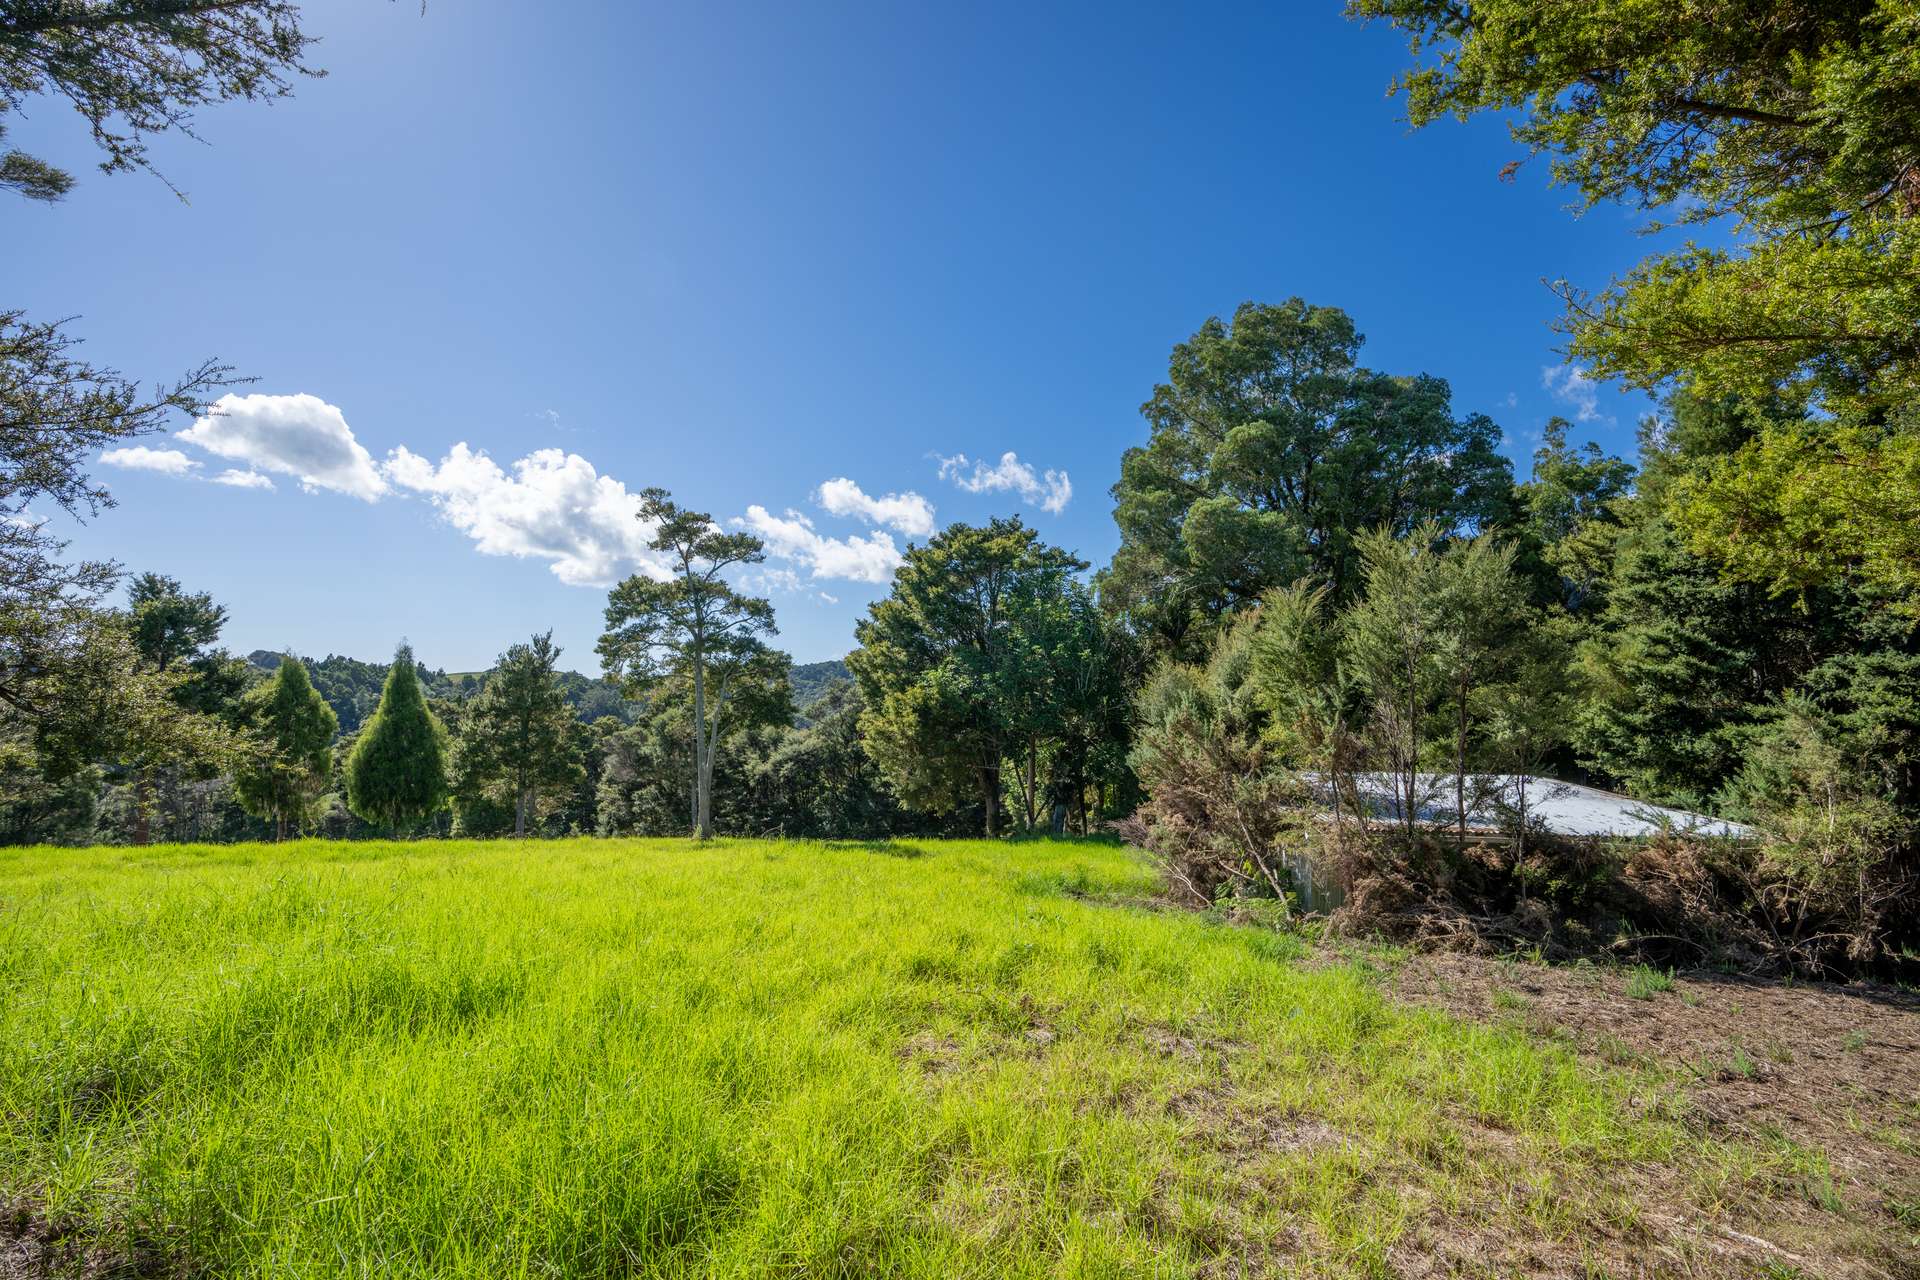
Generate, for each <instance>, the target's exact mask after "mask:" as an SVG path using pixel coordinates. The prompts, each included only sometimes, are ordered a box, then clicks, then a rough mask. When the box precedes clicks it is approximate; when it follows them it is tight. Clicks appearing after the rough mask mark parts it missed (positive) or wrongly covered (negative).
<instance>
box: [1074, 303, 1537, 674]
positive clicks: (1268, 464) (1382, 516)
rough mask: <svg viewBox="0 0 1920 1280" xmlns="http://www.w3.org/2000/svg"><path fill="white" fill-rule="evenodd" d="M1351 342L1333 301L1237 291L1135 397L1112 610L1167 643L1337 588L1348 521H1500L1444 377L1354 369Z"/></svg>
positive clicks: (1487, 425) (1502, 485)
mask: <svg viewBox="0 0 1920 1280" xmlns="http://www.w3.org/2000/svg"><path fill="white" fill-rule="evenodd" d="M1362 342H1363V339H1362V338H1361V336H1360V334H1359V332H1358V331H1357V330H1356V329H1355V327H1354V324H1353V321H1352V320H1351V319H1350V318H1349V317H1348V316H1347V314H1346V313H1345V312H1343V311H1341V310H1339V309H1338V308H1336V307H1323V306H1311V305H1309V304H1308V303H1306V302H1303V301H1301V300H1300V299H1298V298H1293V299H1289V300H1288V301H1286V302H1284V303H1280V304H1277V305H1262V304H1258V303H1251V302H1249V303H1245V304H1243V305H1242V306H1240V307H1239V308H1238V310H1236V311H1235V312H1234V316H1233V319H1232V321H1231V323H1228V322H1223V321H1221V320H1219V319H1218V318H1214V319H1210V320H1208V321H1207V322H1206V323H1205V324H1204V325H1202V326H1201V327H1200V329H1199V331H1198V332H1197V333H1195V334H1194V335H1193V337H1191V338H1189V339H1188V340H1187V341H1185V342H1182V343H1180V344H1179V345H1178V346H1176V347H1175V348H1174V349H1173V356H1172V359H1171V361H1170V363H1169V367H1168V379H1167V381H1166V382H1164V383H1162V384H1160V385H1159V386H1157V387H1155V388H1154V392H1153V397H1152V398H1151V399H1150V400H1148V401H1147V402H1146V404H1144V405H1142V406H1141V410H1140V411H1141V413H1142V414H1143V415H1144V416H1145V417H1146V419H1147V422H1148V424H1149V425H1150V427H1151V434H1150V436H1149V438H1148V441H1147V443H1146V444H1145V445H1144V446H1140V447H1136V448H1131V449H1128V450H1127V451H1126V453H1125V454H1124V455H1123V456H1122V458H1121V463H1120V480H1119V483H1117V484H1116V485H1114V488H1113V498H1114V504H1115V507H1114V520H1115V522H1116V523H1118V525H1119V526H1120V548H1119V550H1118V551H1117V552H1116V553H1115V554H1114V559H1113V565H1112V567H1111V568H1109V569H1108V570H1107V571H1106V573H1105V574H1104V575H1103V577H1102V580H1101V590H1102V593H1103V596H1105V597H1106V598H1107V600H1108V601H1109V603H1110V604H1112V605H1113V606H1114V607H1116V608H1119V609H1121V610H1123V611H1125V612H1127V613H1128V614H1129V615H1130V616H1133V617H1135V618H1136V619H1137V620H1138V621H1139V622H1140V624H1141V625H1142V626H1143V627H1144V628H1145V629H1147V630H1148V631H1150V632H1152V633H1153V634H1155V635H1156V636H1158V637H1159V638H1160V639H1161V640H1162V641H1163V642H1164V643H1167V644H1170V645H1173V646H1175V647H1176V648H1178V647H1180V645H1181V643H1182V639H1183V637H1185V636H1186V635H1187V634H1188V633H1189V632H1190V631H1195V632H1197V634H1200V635H1205V634H1207V633H1208V632H1209V629H1210V628H1211V626H1212V624H1213V623H1214V622H1215V621H1216V620H1217V619H1219V618H1220V617H1221V616H1223V615H1224V614H1225V613H1227V612H1228V611H1230V610H1232V609H1234V608H1237V607H1239V606H1242V605H1246V604H1249V603H1251V602H1252V601H1254V600H1257V599H1259V597H1260V595H1261V594H1262V593H1263V592H1265V591H1267V590H1268V589H1270V588H1272V587H1276V586H1281V585H1284V584H1286V583H1289V582H1292V581H1294V580H1296V579H1298V578H1300V577H1303V576H1306V575H1314V576H1317V577H1320V578H1322V579H1323V580H1325V581H1326V582H1328V583H1329V584H1330V586H1331V589H1332V590H1333V592H1334V593H1335V595H1336V596H1339V597H1341V598H1345V596H1346V595H1348V594H1350V593H1351V592H1352V590H1353V589H1354V587H1355V584H1356V581H1357V579H1356V568H1357V558H1356V551H1355V545H1354V538H1355V535H1356V534H1357V533H1358V532H1359V531H1361V530H1366V529H1373V528H1385V529H1389V530H1393V531H1395V532H1399V533H1404V532H1406V531H1407V530H1409V529H1411V528H1413V527H1414V526H1416V525H1418V524H1420V523H1421V522H1422V521H1426V520H1435V519H1437V520H1440V521H1441V522H1442V523H1443V524H1445V525H1446V526H1447V527H1448V528H1450V529H1457V530H1460V531H1467V532H1472V531H1476V530H1478V529H1480V528H1482V527H1484V526H1486V525H1489V524H1491V523H1493V522H1496V521H1498V520H1500V519H1502V518H1504V517H1505V516H1506V515H1507V512H1508V503H1509V500H1510V496H1511V489H1512V479H1513V477H1512V467H1511V466H1510V464H1509V463H1508V462H1507V461H1506V460H1505V459H1504V458H1502V457H1501V456H1500V455H1499V453H1498V451H1497V449H1496V446H1497V444H1498V442H1499V431H1498V429H1497V428H1496V427H1495V426H1494V424H1493V423H1492V421H1491V420H1489V419H1488V418H1486V417H1485V416H1483V415H1479V414H1474V415H1470V416H1468V417H1465V418H1458V417H1455V416H1454V413H1453V408H1452V397H1451V392H1450V390H1449V388H1448V386H1447V383H1446V382H1445V381H1444V380H1442V379H1440V378H1435V377H1432V376H1429V375H1426V374H1421V375H1418V376H1415V377H1398V376H1393V375H1389V374H1384V373H1376V372H1373V371H1372V370H1369V369H1365V368H1362V367H1361V366H1360V365H1359V364H1358V363H1357V361H1358V357H1359V352H1360V347H1361V344H1362Z"/></svg>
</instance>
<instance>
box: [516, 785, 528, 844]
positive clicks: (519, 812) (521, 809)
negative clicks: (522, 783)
mask: <svg viewBox="0 0 1920 1280" xmlns="http://www.w3.org/2000/svg"><path fill="white" fill-rule="evenodd" d="M513 835H514V838H515V839H517V840H523V839H525V838H526V835H527V789H526V788H525V787H516V788H514V792H513Z"/></svg>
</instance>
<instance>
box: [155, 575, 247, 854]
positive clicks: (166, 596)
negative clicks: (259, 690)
mask: <svg viewBox="0 0 1920 1280" xmlns="http://www.w3.org/2000/svg"><path fill="white" fill-rule="evenodd" d="M127 605H128V610H127V635H128V639H129V640H131V642H132V645H133V650H134V652H135V653H136V654H137V655H138V658H139V661H140V664H141V666H142V668H143V669H144V670H146V671H148V672H150V673H152V674H154V675H156V676H159V677H162V678H164V679H168V680H169V681H171V686H170V687H171V690H172V698H173V700H174V701H175V702H177V703H179V704H180V706H181V708H182V709H183V711H187V712H192V713H198V714H200V715H206V716H217V717H225V718H227V719H229V720H231V719H232V718H233V717H234V714H235V712H236V710H237V707H236V699H237V698H238V697H239V695H240V692H241V690H242V689H244V688H245V686H246V664H245V663H243V662H240V661H238V660H236V659H234V658H232V657H231V656H229V655H228V654H227V653H226V652H225V651H224V650H217V649H215V648H214V647H213V646H214V642H215V641H217V640H218V639H219V638H220V630H221V628H222V627H223V626H225V625H226V620H227V611H226V609H225V607H224V606H221V605H218V604H215V603H214V600H213V597H212V596H211V595H209V594H207V593H206V592H204V591H203V592H193V593H189V592H186V591H184V590H182V589H181V586H180V583H179V582H178V581H176V580H175V579H173V578H169V577H166V576H164V575H162V574H157V573H143V574H140V575H139V576H138V577H136V578H134V579H133V580H132V581H131V582H130V583H129V584H128V586H127ZM131 741H134V742H137V741H138V739H134V740H131ZM128 763H129V764H130V766H131V767H132V769H133V788H134V797H133V800H134V804H133V810H134V834H133V839H134V843H135V844H147V843H149V842H150V841H151V839H152V814H153V788H154V784H155V780H156V779H155V771H156V770H157V769H160V768H163V767H180V766H183V765H184V766H192V765H194V764H196V763H200V762H196V761H193V760H191V759H187V758H182V757H180V756H179V755H178V754H177V753H176V752H174V751H173V750H171V748H167V749H163V750H162V751H161V752H160V753H159V756H158V757H157V758H154V759H141V758H130V759H129V760H128Z"/></svg>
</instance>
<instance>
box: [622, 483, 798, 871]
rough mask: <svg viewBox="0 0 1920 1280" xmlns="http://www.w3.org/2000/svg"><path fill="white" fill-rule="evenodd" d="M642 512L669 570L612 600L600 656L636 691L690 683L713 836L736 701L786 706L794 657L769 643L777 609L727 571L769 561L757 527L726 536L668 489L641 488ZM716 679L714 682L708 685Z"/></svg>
mask: <svg viewBox="0 0 1920 1280" xmlns="http://www.w3.org/2000/svg"><path fill="white" fill-rule="evenodd" d="M638 517H639V519H641V520H644V521H648V522H651V523H652V524H653V525H654V526H655V530H654V535H653V538H652V540H651V541H650V543H649V544H648V545H649V546H651V547H652V549H653V550H655V551H658V552H661V553H662V554H664V555H665V556H666V557H667V559H668V562H669V564H670V565H671V569H670V570H669V571H668V572H669V576H668V577H667V578H666V579H665V580H664V581H661V580H657V579H654V578H648V577H642V576H635V577H631V578H628V579H627V580H626V581H624V582H622V583H620V584H619V585H618V586H616V587H614V589H613V591H612V592H611V593H610V594H609V595H608V597H607V611H606V622H607V628H606V631H605V632H604V633H603V634H602V635H601V637H600V644H599V653H600V661H601V664H602V666H603V667H604V669H605V670H606V673H607V675H608V676H609V677H610V678H612V679H615V680H618V681H620V682H621V684H622V685H623V687H624V689H625V691H626V692H627V694H628V696H630V697H641V696H643V695H645V694H647V693H649V692H654V691H657V690H659V689H660V688H661V687H662V686H663V685H665V684H667V683H669V682H678V683H684V684H685V685H687V686H688V687H689V689H690V692H691V694H692V698H691V703H690V706H689V708H688V712H689V715H690V716H691V718H692V733H693V786H692V793H693V829H694V834H695V835H696V836H698V837H699V838H700V839H702V840H704V839H707V838H708V837H710V836H711V835H712V834H713V763H714V757H715V754H716V753H717V752H718V751H719V748H720V743H721V740H722V735H723V731H724V730H725V729H726V728H727V727H729V726H730V725H731V723H732V721H731V720H730V719H729V717H728V715H727V710H728V702H729V700H731V699H736V698H745V697H748V696H753V695H754V691H761V692H762V693H767V692H777V696H778V697H779V699H780V700H781V701H782V702H783V703H784V701H785V700H786V698H787V696H788V694H787V687H788V686H787V672H788V670H789V669H790V668H791V666H792V661H791V659H789V658H788V657H787V656H786V655H785V654H783V653H776V652H775V651H774V650H772V649H770V648H768V647H767V644H766V640H765V637H767V636H771V635H774V634H776V633H777V632H778V628H777V627H775V626H774V622H773V606H772V605H770V604H768V603H767V602H766V601H765V600H763V599H760V598H758V597H755V596H748V595H743V594H742V593H740V592H739V591H737V590H735V589H734V587H733V585H732V584H731V583H729V582H728V581H727V579H726V577H725V575H726V573H727V572H728V571H730V570H732V569H735V568H737V567H739V566H742V565H751V564H758V563H760V562H761V561H762V560H764V559H765V558H766V552H765V551H764V550H763V549H762V547H761V543H760V540H759V539H758V538H756V537H754V536H753V535H752V534H747V533H727V532H724V531H723V530H722V529H721V528H720V526H719V525H718V524H716V523H715V522H714V519H713V517H712V516H710V515H708V514H707V513H706V512H704V511H689V510H687V509H686V508H683V507H681V506H680V505H679V504H677V503H675V502H674V501H673V499H672V497H671V496H670V495H669V494H668V493H667V491H666V490H665V489H657V488H656V489H647V490H644V491H643V492H642V494H641V504H640V510H639V512H638ZM710 686H711V688H710Z"/></svg>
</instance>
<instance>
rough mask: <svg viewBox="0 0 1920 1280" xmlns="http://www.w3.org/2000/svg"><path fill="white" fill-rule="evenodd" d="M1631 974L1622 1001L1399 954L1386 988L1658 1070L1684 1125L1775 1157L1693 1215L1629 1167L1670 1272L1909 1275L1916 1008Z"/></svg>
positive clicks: (1541, 968)
mask: <svg viewBox="0 0 1920 1280" xmlns="http://www.w3.org/2000/svg"><path fill="white" fill-rule="evenodd" d="M1648 976H1649V975H1648V974H1647V973H1646V972H1645V971H1643V972H1642V973H1641V975H1640V981H1639V983H1638V984H1637V990H1636V983H1635V981H1634V974H1633V973H1632V972H1631V971H1623V970H1613V969H1603V968H1596V967H1590V966H1584V965H1582V966H1571V967H1562V966H1545V965H1534V964H1526V963H1519V962H1515V961H1513V960H1497V959H1489V958H1487V957H1483V956H1474V955H1457V954H1416V955H1413V956H1411V957H1409V958H1406V959H1404V960H1403V961H1401V962H1400V963H1398V964H1396V965H1394V966H1393V967H1392V969H1391V972H1390V974H1389V976H1388V977H1387V978H1386V979H1385V984H1386V987H1387V989H1388V990H1389V991H1390V992H1391V993H1392V994H1393V995H1394V996H1395V997H1396V998H1397V999H1400V1000H1402V1001H1406V1002H1409V1003H1413V1004H1418V1005H1425V1006H1429V1007H1434V1008H1439V1009H1442V1010H1445V1011H1446V1012H1448V1013H1451V1014H1454V1015H1456V1016H1460V1017H1468V1018H1476V1019H1480V1020H1483V1021H1489V1022H1503V1021H1505V1022H1513V1021H1517V1022H1519V1023H1521V1024H1523V1025H1524V1026H1525V1027H1526V1028H1527V1029H1528V1030H1530V1031H1531V1032H1533V1033H1534V1034H1536V1035H1539V1036H1542V1037H1546V1038H1551V1039H1556V1040H1559V1041H1562V1042H1564V1043H1567V1044H1570V1045H1571V1046H1572V1047H1574V1048H1575V1049H1576V1050H1577V1051H1578V1052H1580V1053H1581V1054H1583V1055H1587V1056H1591V1057H1594V1058H1598V1059H1601V1060H1604V1061H1606V1062H1609V1063H1612V1064H1614V1065H1618V1066H1632V1067H1639V1068H1642V1069H1651V1070H1653V1071H1656V1072H1658V1073H1661V1074H1664V1075H1665V1076H1666V1077H1667V1078H1668V1079H1670V1080H1671V1081H1672V1082H1673V1086H1674V1088H1675V1089H1676V1090H1677V1091H1678V1094H1679V1096H1680V1098H1681V1100H1682V1101H1683V1103H1684V1106H1685V1111H1686V1114H1687V1115H1688V1116H1689V1118H1690V1122H1691V1123H1695V1124H1698V1125H1700V1126H1702V1127H1704V1128H1705V1129H1707V1130H1708V1131H1709V1132H1712V1133H1714V1134H1715V1135H1716V1136H1726V1137H1735V1138H1740V1139H1744V1140H1746V1141H1749V1142H1752V1143H1755V1144H1757V1145H1759V1146H1761V1147H1763V1148H1767V1147H1772V1148H1776V1149H1780V1150H1782V1151H1784V1152H1788V1153H1790V1154H1791V1160H1790V1162H1791V1163H1793V1164H1795V1165H1797V1166H1798V1167H1799V1168H1800V1169H1801V1171H1802V1172H1801V1173H1800V1175H1799V1176H1796V1177H1787V1178H1782V1179H1780V1180H1779V1183H1778V1185H1776V1186H1775V1187H1774V1188H1773V1189H1772V1190H1773V1192H1774V1194H1770V1195H1761V1196H1753V1195H1751V1188H1747V1189H1745V1190H1746V1192H1747V1194H1743V1195H1737V1196H1733V1197H1730V1199H1729V1202H1727V1203H1725V1204H1722V1205H1718V1206H1713V1207H1714V1208H1716V1209H1718V1210H1719V1212H1717V1213H1713V1214H1711V1215H1710V1216H1709V1215H1707V1214H1703V1213H1702V1212H1701V1211H1700V1209H1699V1206H1697V1205H1696V1206H1694V1207H1693V1208H1692V1209H1691V1210H1689V1209H1685V1208H1682V1207H1681V1205H1680V1204H1679V1203H1677V1201H1669V1200H1667V1193H1668V1192H1669V1191H1670V1190H1671V1188H1670V1187H1669V1186H1668V1185H1666V1184H1669V1183H1670V1182H1671V1181H1672V1180H1673V1179H1674V1176H1675V1174H1676V1173H1677V1172H1679V1171H1672V1170H1656V1169H1649V1170H1646V1171H1645V1172H1646V1175H1647V1176H1646V1179H1645V1182H1646V1185H1645V1188H1644V1193H1645V1194H1644V1195H1643V1199H1645V1200H1646V1201H1647V1209H1646V1211H1647V1222H1648V1225H1649V1226H1651V1227H1652V1228H1653V1235H1654V1237H1655V1238H1656V1239H1658V1240H1662V1241H1664V1242H1665V1243H1666V1244H1667V1245H1668V1246H1670V1247H1671V1250H1672V1253H1673V1255H1674V1257H1675V1258H1676V1260H1677V1259H1678V1258H1680V1257H1682V1256H1689V1255H1690V1256H1691V1257H1692V1258H1693V1259H1694V1262H1693V1263H1692V1264H1690V1265H1689V1267H1688V1268H1687V1269H1686V1270H1683V1271H1678V1273H1679V1274H1690V1273H1704V1274H1721V1273H1725V1274H1734V1275H1763V1276H1772V1277H1784V1276H1821V1277H1826V1276H1835V1277H1841V1276H1847V1277H1852V1276H1858V1277H1873V1276H1890V1277H1896V1278H1897V1280H1909V1278H1911V1277H1920V996H1917V995H1915V994H1914V993H1912V992H1908V991H1902V990H1900V989H1898V988H1894V987H1888V986H1880V985H1873V984H1855V985H1849V986H1835V985H1827V984H1813V983H1798V982H1779V981H1768V980H1761V979H1753V978H1743V977H1735V976H1728V975H1724V974H1718V973H1710V972H1699V973H1687V974H1679V975H1674V976H1673V977H1672V978H1671V985H1670V987H1667V989H1657V988H1659V987H1661V986H1664V985H1665V984H1664V983H1663V982H1662V981H1661V980H1660V979H1659V978H1658V977H1655V978H1654V980H1653V982H1651V983H1648V982H1647V980H1646V979H1647V977H1648ZM1649 986H1652V987H1654V988H1656V989H1653V990H1648V989H1647V988H1648V987H1649ZM1823 1172H1824V1175H1825V1176H1824V1177H1823ZM1663 1201H1664V1202H1665V1204H1664V1207H1663ZM1840 1206H1844V1217H1845V1218H1846V1219H1847V1220H1849V1222H1848V1225H1847V1226H1845V1227H1841V1226H1838V1225H1837V1223H1836V1216H1835V1215H1834V1214H1833V1213H1832V1212H1830V1211H1831V1210H1833V1209H1835V1208H1837V1207H1840ZM1703 1245H1704V1246H1705V1247H1704V1248H1702V1247H1701V1246H1703ZM1715 1257H1718V1258H1719V1260H1720V1263H1721V1264H1724V1266H1722V1265H1717V1264H1715V1263H1714V1262H1713V1261H1712V1259H1713V1258H1715ZM1696 1268H1698V1271H1697V1272H1696Z"/></svg>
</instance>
